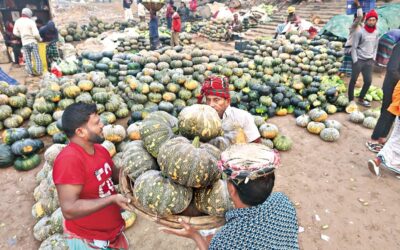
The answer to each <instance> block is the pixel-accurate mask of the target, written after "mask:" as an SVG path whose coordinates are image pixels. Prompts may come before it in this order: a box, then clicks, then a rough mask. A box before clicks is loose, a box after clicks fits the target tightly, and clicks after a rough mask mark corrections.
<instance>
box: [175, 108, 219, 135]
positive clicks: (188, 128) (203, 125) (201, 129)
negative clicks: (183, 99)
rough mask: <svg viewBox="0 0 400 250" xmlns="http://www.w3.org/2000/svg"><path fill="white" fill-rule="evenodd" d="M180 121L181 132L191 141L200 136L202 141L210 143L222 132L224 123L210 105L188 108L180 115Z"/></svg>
mask: <svg viewBox="0 0 400 250" xmlns="http://www.w3.org/2000/svg"><path fill="white" fill-rule="evenodd" d="M178 120H179V132H180V133H181V134H182V135H183V136H185V137H187V138H189V139H193V138H195V137H196V136H199V137H200V139H201V141H209V140H211V139H213V138H215V137H217V136H219V135H220V134H221V132H222V121H221V119H220V118H219V116H218V113H217V111H215V109H213V108H211V107H210V106H208V105H201V104H195V105H192V106H189V107H186V108H184V109H183V110H182V111H181V113H180V114H179V117H178Z"/></svg>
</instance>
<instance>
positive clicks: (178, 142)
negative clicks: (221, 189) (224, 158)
mask: <svg viewBox="0 0 400 250" xmlns="http://www.w3.org/2000/svg"><path fill="white" fill-rule="evenodd" d="M220 154H221V152H220V151H219V149H217V148H216V147H214V146H212V145H210V144H200V142H199V137H196V138H195V139H194V141H193V143H191V142H190V141H189V140H188V139H186V138H185V137H177V138H174V139H171V140H169V141H167V142H166V143H164V145H162V146H161V148H160V151H159V154H158V157H157V162H158V164H159V166H160V169H161V172H162V173H163V174H164V175H166V176H168V177H169V178H170V179H172V180H173V181H174V182H175V183H178V184H180V185H183V186H186V187H194V188H200V187H207V186H209V185H210V184H212V183H214V182H215V181H216V180H217V179H218V178H219V176H220V174H219V171H218V167H217V164H218V160H219V157H220Z"/></svg>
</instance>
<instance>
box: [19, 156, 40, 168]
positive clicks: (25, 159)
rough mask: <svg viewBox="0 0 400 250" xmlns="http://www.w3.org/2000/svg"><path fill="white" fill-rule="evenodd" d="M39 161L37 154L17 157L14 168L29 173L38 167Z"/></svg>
mask: <svg viewBox="0 0 400 250" xmlns="http://www.w3.org/2000/svg"><path fill="white" fill-rule="evenodd" d="M40 161H41V159H40V156H39V155H38V154H32V155H29V156H22V157H18V158H17V159H16V160H15V162H14V168H15V169H16V170H19V171H29V170H31V169H34V168H35V167H37V166H39V165H40Z"/></svg>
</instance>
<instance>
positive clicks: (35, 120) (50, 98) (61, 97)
mask: <svg viewBox="0 0 400 250" xmlns="http://www.w3.org/2000/svg"><path fill="white" fill-rule="evenodd" d="M75 102H84V103H94V104H96V106H97V110H98V113H99V114H100V117H101V119H102V122H103V123H104V124H110V123H114V122H115V121H116V120H117V118H125V117H128V116H129V114H130V112H129V109H128V108H127V105H126V104H125V102H124V100H122V98H121V97H120V96H119V95H118V94H116V93H115V88H114V87H113V85H112V84H111V82H110V81H109V80H108V79H107V78H106V76H105V75H104V74H103V73H102V72H91V73H88V74H86V73H81V74H76V75H74V76H73V77H71V78H65V77H64V78H61V79H58V78H55V77H47V78H44V79H43V81H42V88H41V89H40V91H39V92H38V93H37V94H36V98H35V101H34V104H33V112H32V115H31V116H30V121H29V123H28V127H29V128H28V131H29V134H30V136H31V137H33V138H40V137H43V136H45V135H49V136H52V138H53V143H60V144H65V143H67V137H66V135H65V134H64V133H63V132H62V130H61V127H62V125H61V117H62V114H63V111H64V110H65V109H66V108H67V107H68V106H69V105H71V104H73V103H75Z"/></svg>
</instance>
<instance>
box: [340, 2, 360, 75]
mask: <svg viewBox="0 0 400 250" xmlns="http://www.w3.org/2000/svg"><path fill="white" fill-rule="evenodd" d="M354 4H355V5H356V6H357V12H356V13H355V14H354V19H353V24H352V25H351V27H350V33H349V37H348V39H347V41H346V43H345V45H344V58H343V62H342V66H340V69H339V72H340V73H343V74H346V75H347V76H350V75H351V68H352V59H351V45H352V41H353V36H354V32H357V31H359V30H360V29H362V27H363V19H364V13H363V10H362V8H361V5H360V2H359V0H354Z"/></svg>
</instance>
